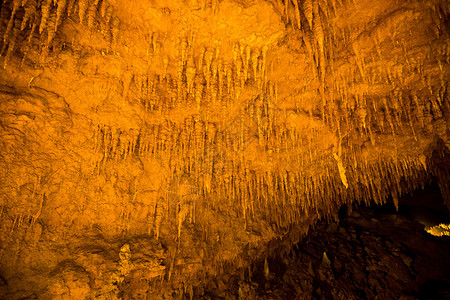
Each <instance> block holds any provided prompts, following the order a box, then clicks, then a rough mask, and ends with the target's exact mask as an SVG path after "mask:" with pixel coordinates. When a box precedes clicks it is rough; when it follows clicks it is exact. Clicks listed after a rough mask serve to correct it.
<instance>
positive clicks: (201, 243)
mask: <svg viewBox="0 0 450 300" xmlns="http://www.w3.org/2000/svg"><path fill="white" fill-rule="evenodd" d="M0 5H1V11H0V64H1V67H2V68H1V69H0V271H1V272H0V275H1V276H2V277H3V278H5V280H6V282H7V283H8V293H9V294H8V295H9V296H10V297H12V298H17V299H18V298H20V297H30V296H31V295H44V294H45V295H57V294H58V295H66V294H67V295H68V296H69V297H79V298H78V299H81V298H83V297H103V298H105V299H109V298H108V297H113V295H114V297H120V293H117V291H118V290H119V291H120V290H121V289H122V290H123V288H124V287H123V286H121V285H122V284H123V283H124V282H128V283H130V282H132V283H133V284H134V285H135V288H136V290H139V289H142V293H143V294H145V287H148V286H149V285H153V286H156V285H157V284H159V285H160V286H162V287H164V288H163V289H161V295H163V294H164V292H163V291H164V290H165V291H168V290H169V287H170V289H173V290H176V289H177V288H178V287H180V286H184V287H185V288H188V289H189V287H192V286H195V285H196V284H198V282H199V281H200V280H201V278H202V277H204V276H207V275H212V274H216V273H217V272H220V271H221V270H222V269H223V266H224V265H226V264H229V263H233V264H235V265H236V266H241V265H245V264H246V263H248V260H247V258H246V257H248V256H250V257H259V256H260V255H263V253H264V249H265V247H267V245H268V243H269V242H270V241H273V240H274V239H277V238H281V237H283V238H286V239H288V240H290V241H291V242H298V240H299V238H300V237H301V236H302V235H304V234H305V233H307V231H308V228H309V226H310V225H313V224H314V222H315V221H316V220H317V219H328V220H331V219H337V218H338V210H339V208H340V207H341V206H342V205H343V204H350V203H369V202H370V201H375V202H376V203H377V204H384V203H385V202H386V201H387V199H388V197H392V199H393V201H394V203H396V205H398V204H397V203H398V199H399V197H400V196H401V195H403V194H405V193H407V192H409V191H411V190H413V189H415V188H418V187H421V186H423V185H424V184H426V183H427V182H429V181H430V180H432V179H433V178H436V179H437V181H438V183H439V186H440V189H441V192H442V194H443V196H444V200H445V202H446V205H447V207H449V208H450V188H449V184H448V183H449V181H450V180H449V179H450V177H449V170H450V163H449V160H448V157H449V151H450V150H449V148H450V125H449V124H450V122H449V121H450V120H449V119H450V101H449V92H448V87H449V80H448V79H449V78H450V38H449V32H450V24H449V11H450V6H449V3H448V1H445V0H414V1H388V0H371V1H368V0H352V1H350V0H339V1H335V0H329V1H328V0H304V1H300V0H276V1H275V0H252V1H243V0H183V1H182V0H173V1H162V0H151V1H150V0H128V1H121V0H54V1H51V0H22V1H21V0H4V1H1V2H0ZM125 244H126V245H129V250H130V253H131V258H130V270H128V271H129V272H128V273H126V275H124V274H122V275H123V277H124V278H122V279H123V280H122V281H117V280H116V281H115V282H116V283H115V285H114V283H113V281H111V276H113V274H115V272H117V266H118V265H120V261H121V260H120V259H119V253H120V251H121V248H123V246H124V245H125ZM135 253H136V255H135ZM143 253H146V255H147V256H148V257H147V256H146V257H145V258H140V260H139V259H138V257H139V255H142V254H143ZM134 260H136V261H134ZM138 260H139V263H138V262H137V261H138ZM150 265H151V266H150ZM38 269H39V270H42V271H41V272H35V271H33V270H38ZM58 270H59V271H58ZM55 272H56V273H58V274H59V275H58V277H55V276H54V274H56V273H55ZM74 274H78V275H79V277H77V276H76V275H74ZM183 274H184V275H183ZM186 274H189V276H187V275H186ZM19 278H20V279H19ZM0 280H2V279H1V277H0ZM140 280H141V281H140ZM113 285H114V286H113ZM127 286H130V284H128V285H127ZM106 287H109V288H106ZM0 288H2V287H1V286H0ZM74 295H78V296H74ZM161 297H162V296H161ZM165 297H170V296H169V295H165Z"/></svg>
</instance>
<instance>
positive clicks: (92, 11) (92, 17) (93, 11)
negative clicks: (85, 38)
mask: <svg viewBox="0 0 450 300" xmlns="http://www.w3.org/2000/svg"><path fill="white" fill-rule="evenodd" d="M99 2H100V0H94V2H92V4H91V5H90V7H89V9H88V13H87V26H88V28H89V29H91V30H92V29H94V26H95V23H96V18H97V9H98V3H99Z"/></svg>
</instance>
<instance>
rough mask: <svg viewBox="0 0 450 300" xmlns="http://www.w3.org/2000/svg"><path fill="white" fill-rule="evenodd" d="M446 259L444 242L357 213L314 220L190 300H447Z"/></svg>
mask: <svg viewBox="0 0 450 300" xmlns="http://www.w3.org/2000/svg"><path fill="white" fill-rule="evenodd" d="M448 253H450V238H449V237H435V236H432V235H430V234H428V233H427V232H426V231H425V230H424V226H423V225H422V224H420V223H418V222H416V221H415V220H412V219H408V218H407V217H405V216H402V215H399V214H396V213H395V212H387V211H386V209H382V210H381V211H380V209H379V208H378V209H375V210H374V209H373V208H365V207H360V208H357V209H354V210H353V211H351V212H350V213H348V214H346V216H345V217H343V218H341V220H340V222H333V223H329V222H325V221H321V222H319V223H318V224H317V225H316V226H315V228H314V229H312V230H311V231H310V234H309V235H308V236H307V237H306V238H304V239H303V240H302V241H301V242H299V243H298V244H296V245H295V246H294V247H293V248H292V249H290V250H288V251H283V250H280V249H278V251H277V250H275V251H273V254H272V255H268V256H267V258H263V259H261V260H260V261H258V262H256V263H254V264H252V267H251V268H249V269H247V270H241V272H240V274H238V273H234V274H232V275H229V276H223V275H222V276H219V277H217V278H214V279H212V280H210V281H209V284H208V285H207V286H206V287H205V288H204V290H202V289H199V290H197V291H195V290H194V298H195V292H198V293H199V294H201V295H202V297H204V296H207V297H210V299H229V298H234V297H237V298H239V299H450V275H449V274H450V260H449V259H448ZM266 260H267V262H266ZM249 274H251V275H249ZM187 299H189V296H188V297H187Z"/></svg>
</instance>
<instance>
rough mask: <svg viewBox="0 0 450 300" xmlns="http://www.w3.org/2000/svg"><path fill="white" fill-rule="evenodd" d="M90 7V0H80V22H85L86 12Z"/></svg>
mask: <svg viewBox="0 0 450 300" xmlns="http://www.w3.org/2000/svg"><path fill="white" fill-rule="evenodd" d="M49 1H50V0H49ZM88 9H89V0H78V17H79V19H80V24H83V23H84V18H85V16H86V12H87V10H88Z"/></svg>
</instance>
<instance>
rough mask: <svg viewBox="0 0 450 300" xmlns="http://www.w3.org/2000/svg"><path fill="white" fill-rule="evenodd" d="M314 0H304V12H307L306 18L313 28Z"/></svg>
mask: <svg viewBox="0 0 450 300" xmlns="http://www.w3.org/2000/svg"><path fill="white" fill-rule="evenodd" d="M313 1H314V0H305V1H304V2H303V13H304V14H305V17H306V20H307V21H308V24H309V28H311V29H312V28H313V27H312V24H313Z"/></svg>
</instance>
